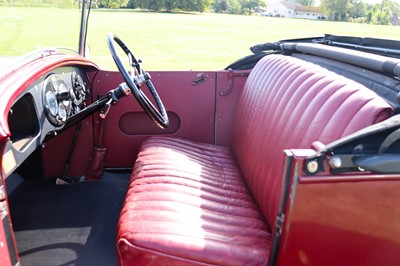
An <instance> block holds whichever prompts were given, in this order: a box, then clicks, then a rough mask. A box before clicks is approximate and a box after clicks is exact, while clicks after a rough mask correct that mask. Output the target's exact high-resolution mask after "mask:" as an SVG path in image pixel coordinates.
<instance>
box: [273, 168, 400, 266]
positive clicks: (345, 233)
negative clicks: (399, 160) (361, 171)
mask: <svg viewBox="0 0 400 266" xmlns="http://www.w3.org/2000/svg"><path fill="white" fill-rule="evenodd" d="M312 178H313V177H300V178H299V180H300V181H299V183H298V185H297V189H295V191H293V190H294V189H293V188H292V194H291V196H290V197H291V198H290V200H289V201H288V205H287V211H288V212H287V215H286V221H285V226H284V230H283V236H282V242H281V248H280V252H279V257H278V263H277V265H310V266H311V265H326V266H330V265H332V266H333V265H399V263H400V253H399V250H400V222H399V221H400V192H399V191H400V177H399V176H398V177H397V180H385V179H381V178H377V177H376V176H373V175H367V176H366V175H362V176H359V178H360V179H359V180H360V181H358V180H357V176H352V177H351V178H350V179H348V180H345V178H344V177H339V176H338V177H335V176H333V177H327V178H328V179H327V180H326V181H325V182H322V179H323V177H319V181H318V183H313V182H303V180H310V179H312ZM335 178H340V179H338V180H341V182H340V181H338V180H336V182H332V179H335ZM292 204H293V205H292Z"/></svg>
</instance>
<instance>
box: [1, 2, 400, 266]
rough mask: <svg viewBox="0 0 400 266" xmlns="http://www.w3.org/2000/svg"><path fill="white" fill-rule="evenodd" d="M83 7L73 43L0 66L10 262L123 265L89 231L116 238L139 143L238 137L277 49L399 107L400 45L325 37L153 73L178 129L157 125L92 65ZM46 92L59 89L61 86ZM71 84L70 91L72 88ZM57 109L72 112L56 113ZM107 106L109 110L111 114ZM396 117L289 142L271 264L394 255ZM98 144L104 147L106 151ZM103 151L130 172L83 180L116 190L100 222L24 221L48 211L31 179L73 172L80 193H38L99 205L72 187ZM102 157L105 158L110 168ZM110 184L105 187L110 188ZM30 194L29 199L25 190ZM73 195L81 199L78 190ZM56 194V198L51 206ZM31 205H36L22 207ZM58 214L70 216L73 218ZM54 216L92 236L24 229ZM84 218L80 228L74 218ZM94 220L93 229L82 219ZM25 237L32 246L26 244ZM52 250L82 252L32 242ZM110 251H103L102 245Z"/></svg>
mask: <svg viewBox="0 0 400 266" xmlns="http://www.w3.org/2000/svg"><path fill="white" fill-rule="evenodd" d="M82 6H83V12H82V24H81V33H80V43H79V52H78V54H71V53H66V52H64V51H63V50H59V49H44V50H41V51H39V52H35V53H32V54H30V55H28V56H26V57H24V58H20V59H16V60H15V61H14V60H12V62H10V61H9V60H7V63H4V65H5V66H6V67H4V68H1V73H0V99H1V104H0V113H1V116H0V150H1V154H2V156H1V164H2V168H1V177H2V183H1V184H2V185H1V187H0V202H1V211H2V212H1V213H2V221H3V223H2V226H0V243H2V244H1V246H0V260H1V264H2V265H18V264H19V263H20V259H21V261H22V262H24V259H25V262H26V263H27V264H29V263H32V264H35V263H37V264H38V265H39V264H40V263H43V262H44V261H47V262H49V261H51V263H50V264H53V263H54V264H62V263H67V262H68V263H74V262H75V263H76V264H79V263H81V265H85V264H86V265H95V264H96V265H109V264H113V263H115V264H116V263H117V261H116V254H115V247H114V246H113V245H114V243H112V244H111V245H110V244H109V243H107V244H106V245H105V247H106V248H108V251H104V250H102V248H104V247H103V246H101V245H100V243H98V242H96V241H95V240H96V239H95V238H96V237H94V236H98V235H96V234H94V231H96V230H100V231H102V232H104V231H110V232H112V233H110V234H108V238H107V241H109V240H110V238H111V239H112V240H113V238H114V237H115V233H113V232H114V230H115V228H106V229H105V228H104V227H106V226H108V225H109V223H108V222H106V220H107V221H108V219H110V220H112V221H114V223H112V222H110V224H111V226H112V225H115V223H116V221H115V220H116V219H118V212H119V210H120V209H121V205H122V201H123V196H124V192H125V190H126V189H127V183H128V180H127V178H126V172H124V171H126V170H127V169H128V171H130V169H131V168H132V164H133V162H134V159H135V158H136V156H137V154H138V153H139V150H140V145H141V143H142V142H143V141H144V140H146V139H148V138H149V136H162V135H164V136H165V135H166V136H169V137H177V138H185V139H190V140H191V141H197V142H202V143H210V144H215V145H220V146H227V147H229V146H231V145H232V141H233V140H234V138H233V137H232V135H231V134H230V131H231V128H232V125H233V124H234V123H235V121H234V116H232V113H234V112H235V109H236V107H237V103H238V101H239V98H240V94H241V91H242V88H243V87H244V85H245V82H246V79H247V77H248V76H249V73H250V72H251V69H252V68H253V67H254V65H255V64H256V63H257V62H258V61H259V60H260V59H261V58H264V57H266V56H269V55H271V54H283V55H286V56H292V55H293V56H297V57H298V58H300V59H301V60H304V61H308V62H312V63H314V64H317V65H320V66H323V67H324V68H327V69H329V71H332V72H336V73H338V74H340V75H342V76H345V77H347V78H348V79H350V80H355V81H356V82H357V83H359V84H362V85H363V86H365V87H367V88H369V89H370V90H372V91H374V92H375V93H377V94H378V95H379V96H380V97H382V98H383V99H385V101H386V102H387V103H388V104H389V105H390V106H392V107H393V109H394V112H395V113H396V112H397V110H398V92H399V85H398V84H399V78H398V77H399V76H400V70H399V69H400V61H399V60H398V59H397V57H399V55H400V52H399V49H398V48H399V42H396V41H387V40H377V39H369V38H368V39H365V38H350V37H337V36H330V35H327V36H324V37H316V38H309V39H302V40H283V41H280V42H277V43H272V44H271V43H268V44H262V45H258V46H255V47H253V48H252V50H253V52H254V53H255V54H254V55H251V56H249V57H246V58H243V59H240V60H239V61H237V62H235V63H233V64H231V65H230V66H228V67H227V68H226V69H225V70H220V71H152V72H150V73H151V76H152V81H153V83H154V84H156V87H157V90H158V93H159V95H160V97H161V99H162V100H163V102H164V104H165V106H166V109H167V111H168V116H169V127H168V128H165V129H162V128H159V127H157V126H155V124H154V123H153V122H152V121H151V120H150V119H148V117H147V115H146V113H145V112H143V111H142V108H141V107H140V106H138V105H136V104H133V103H132V98H128V97H120V98H118V99H117V100H115V101H113V105H112V106H111V107H110V104H111V102H112V101H110V99H112V93H115V90H117V89H118V88H120V84H121V83H124V80H123V79H122V77H121V75H120V73H119V72H116V71H105V70H102V69H100V68H99V67H98V66H97V65H96V63H95V62H93V61H91V60H89V59H87V58H85V56H84V55H85V47H86V45H85V36H86V28H87V23H88V21H87V20H88V14H87V10H88V9H87V7H88V6H87V3H86V2H83V4H82ZM316 45H317V46H316ZM316 47H317V48H316ZM338 48H339V49H338ZM343 48H345V49H343ZM360 50H361V51H360ZM384 56H386V57H387V59H385V58H386V57H384ZM55 88H56V89H55ZM51 90H56V91H55V93H53V94H52V93H51ZM70 90H72V91H73V93H71V92H69V93H67V94H66V93H65V92H67V91H70ZM49 91H50V93H49ZM110 92H112V93H111V94H110ZM54 94H55V95H54ZM182 99H184V100H182ZM60 108H63V109H64V108H65V110H63V111H60ZM55 109H56V111H55ZM99 112H100V113H101V112H102V113H103V114H104V115H106V119H105V120H104V121H103V120H102V119H101V118H100V116H99V115H98V114H99ZM399 125H400V123H399V121H398V117H397V115H393V116H392V117H391V118H389V119H387V120H385V121H383V122H381V123H378V124H376V125H373V126H371V127H367V128H365V129H362V130H360V131H358V132H355V133H354V134H352V135H349V136H347V137H344V138H342V139H339V140H337V141H335V142H333V143H323V144H320V143H317V144H316V145H315V146H314V147H312V149H290V148H291V147H287V149H286V150H282V154H284V162H285V164H284V166H285V168H284V169H282V172H283V173H284V174H283V175H284V179H283V180H284V182H282V189H281V196H280V204H279V208H278V213H277V215H278V218H277V220H276V225H275V227H274V228H271V233H273V236H272V242H271V243H272V247H271V251H270V252H269V254H270V255H269V258H268V259H267V260H266V261H265V262H266V263H267V261H268V263H269V264H270V265H396V264H398V262H399V261H400V257H399V255H398V252H396V251H397V250H399V245H400V243H399V239H400V237H399V236H400V227H399V223H398V221H399V220H400V212H399V207H398V206H399V203H400V193H399V189H400V182H399V179H400V177H399V175H398V173H399V172H400V171H399V160H400V158H399V155H398V145H399V143H398V139H399V136H398V134H397V130H398V128H399ZM98 132H102V134H101V135H99V133H98ZM293 134H296V132H293ZM360 145H361V146H360ZM71 147H72V148H71ZM310 148H311V147H310ZM99 150H103V151H105V150H106V152H105V154H103V155H97V153H96V152H99ZM96 156H100V157H101V156H104V157H102V159H100V161H101V164H104V167H105V168H106V169H107V170H110V171H111V172H115V171H117V172H118V173H120V172H122V173H124V174H122V175H123V177H124V178H125V179H124V178H123V180H122V183H121V184H116V185H115V184H112V185H110V184H107V183H105V186H106V187H105V188H101V185H96V183H102V182H103V183H104V182H105V181H104V180H101V181H100V180H96V181H94V182H93V183H90V182H84V183H87V185H93V186H99V188H97V187H96V189H98V190H95V192H96V191H97V192H98V193H99V194H102V195H103V196H104V195H106V196H105V198H101V200H104V201H101V202H103V203H104V202H108V201H111V206H108V208H110V209H112V210H113V212H110V211H106V210H105V209H106V206H104V210H103V213H102V216H97V215H98V213H95V214H90V215H93V216H95V217H94V218H93V220H90V219H89V221H95V223H94V224H88V223H90V222H89V221H86V220H85V221H82V222H81V224H80V219H79V218H78V217H75V219H76V220H75V221H76V222H77V223H78V225H74V224H73V223H72V222H71V221H68V223H72V224H68V223H67V224H63V223H62V221H58V220H57V218H54V217H53V218H47V217H45V216H43V219H42V220H41V219H38V220H37V221H36V222H35V221H33V220H32V221H29V219H30V218H35V217H37V216H41V215H42V214H41V213H36V209H35V208H36V207H37V206H36V207H35V205H33V204H30V203H31V202H30V201H32V202H34V199H35V198H36V197H38V198H39V196H38V194H33V196H27V195H28V194H25V193H26V191H23V192H19V191H20V186H23V187H24V188H26V187H27V189H28V190H29V189H32V190H35V189H36V187H35V186H36V184H39V185H41V184H43V183H46V182H47V181H48V180H51V182H53V181H55V177H58V178H59V180H61V181H60V182H61V183H74V184H73V185H70V186H67V187H68V188H67V192H69V193H70V194H69V197H70V198H71V199H70V201H68V200H67V201H66V202H62V201H58V199H57V196H60V197H61V194H62V193H65V192H62V191H61V189H58V188H54V187H52V186H50V188H49V187H48V186H46V192H43V190H42V188H39V189H38V191H39V194H40V193H42V195H44V196H48V198H47V199H46V197H44V198H40V199H41V201H42V203H43V205H42V207H43V208H46V209H47V210H50V211H51V210H52V208H54V209H60V211H63V209H68V208H66V206H65V205H68V204H69V203H70V204H71V206H74V208H73V211H72V213H74V210H77V209H78V206H79V205H85V204H87V205H88V206H89V207H88V209H92V208H96V207H100V208H101V207H102V206H93V205H90V203H89V201H90V198H86V197H84V196H82V198H80V197H78V196H76V194H75V193H78V192H77V191H74V189H75V188H76V190H79V189H80V188H78V187H77V186H76V185H79V183H78V182H76V181H77V180H81V179H82V177H86V179H90V178H88V176H89V174H92V173H89V171H88V169H89V168H90V165H91V164H92V163H93V161H94V160H95V157H96ZM101 164H100V166H99V165H97V167H100V168H102V167H103V165H101ZM95 167H96V166H95ZM101 171H102V169H100V172H101ZM93 176H94V177H93V179H99V175H93ZM25 178H26V179H28V181H29V184H31V183H32V181H33V183H34V185H33V188H32V187H30V186H31V185H23V184H22V185H21V183H23V182H24V181H20V183H17V185H15V184H14V182H13V180H23V179H25ZM43 180H47V181H46V182H44V181H43ZM76 183H78V184H76ZM107 185H110V186H109V187H108V188H107ZM54 189H55V190H54ZM102 189H104V190H102ZM107 189H109V190H110V191H107ZM49 191H53V192H49ZM36 192H37V191H36ZM117 192H118V193H119V194H118V195H119V196H117V199H116V198H114V197H113V196H112V193H117ZM48 193H50V194H48ZM83 193H86V192H83ZM107 193H109V194H107ZM24 195H26V196H27V200H26V201H25V200H24V199H23V197H24ZM49 195H50V196H49ZM121 195H122V197H121ZM74 197H76V200H77V203H76V202H75V201H73V198H74ZM93 197H94V196H93ZM100 197H101V196H100ZM111 199H112V200H111ZM48 201H54V203H55V204H51V202H48ZM63 204H64V205H63ZM105 205H107V204H105ZM28 206H29V207H28ZM24 208H27V209H26V210H25V211H24ZM88 209H84V211H87V210H88ZM84 211H83V213H80V212H78V213H77V216H79V215H81V216H85V213H84ZM115 212H117V214H116V213H115ZM100 213H101V211H100ZM104 215H105V216H104ZM107 215H114V217H112V218H111V217H107ZM88 216H89V215H88ZM63 219H65V220H67V218H65V217H63ZM58 226H65V227H66V228H67V230H68V229H69V230H70V235H76V237H78V236H79V234H87V235H89V236H88V238H87V239H83V240H80V241H81V242H79V241H78V242H79V243H81V244H82V243H83V244H82V245H83V246H82V247H79V248H78V247H76V248H75V247H74V246H73V245H71V247H69V246H68V245H67V244H68V243H62V242H61V243H59V242H57V243H53V244H54V246H51V245H49V246H46V244H47V243H46V240H43V239H42V240H40V241H39V242H35V241H34V240H32V239H35V238H34V237H33V235H29V234H28V232H34V231H35V230H38V234H42V235H41V237H44V238H45V239H46V234H48V235H49V236H50V235H51V232H52V231H51V230H50V229H55V228H57V227H58ZM75 227H77V228H79V227H81V228H83V229H82V230H81V231H79V230H78V231H74V230H73V229H71V228H75ZM87 227H89V228H91V229H85V228H87ZM30 229H32V230H30ZM39 229H42V230H43V231H40V230H39ZM88 230H89V232H88ZM25 233H27V235H25ZM58 233H60V231H57V234H58ZM43 234H44V235H43ZM60 234H61V233H60ZM91 234H93V235H94V236H92V235H91ZM90 236H92V237H90ZM27 239H31V240H32V242H34V243H33V244H32V245H30V244H29V243H28V242H29V241H27ZM49 239H50V237H49ZM71 239H72V240H70V241H72V242H71V243H73V238H71ZM41 241H42V242H41ZM49 241H50V240H49ZM66 242H68V241H66ZM99 242H104V240H103V239H101V240H100V241H99ZM49 243H51V241H50V242H49ZM103 244H104V243H103ZM35 245H36V246H35ZM57 245H59V246H57ZM98 246H101V248H98ZM46 247H47V248H48V249H50V250H51V249H57V248H58V247H61V251H59V252H60V253H62V252H65V249H72V250H75V251H76V253H77V254H76V255H75V256H72V257H73V258H74V260H75V261H72V262H71V261H68V259H70V257H68V256H67V257H66V258H65V259H66V260H67V261H63V260H57V258H56V257H57V256H58V255H56V256H51V253H50V255H44V257H43V258H42V261H41V260H40V258H38V257H35V256H34V255H35V253H39V255H38V256H40V254H41V253H40V252H45V250H46ZM21 250H22V252H21ZM78 251H79V252H78ZM102 251H103V252H104V254H101V253H102ZM60 253H57V254H60ZM44 254H48V253H44ZM60 257H62V256H60Z"/></svg>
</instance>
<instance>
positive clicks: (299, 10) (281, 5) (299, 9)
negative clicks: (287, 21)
mask: <svg viewBox="0 0 400 266" xmlns="http://www.w3.org/2000/svg"><path fill="white" fill-rule="evenodd" d="M263 15H268V16H272V17H285V18H305V19H325V16H324V14H323V13H322V11H321V9H320V8H319V7H313V6H312V7H311V6H302V5H300V4H297V3H295V2H294V1H279V0H270V1H268V6H267V10H266V11H265V12H264V13H263Z"/></svg>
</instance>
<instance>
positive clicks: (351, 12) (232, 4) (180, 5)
mask: <svg viewBox="0 0 400 266" xmlns="http://www.w3.org/2000/svg"><path fill="white" fill-rule="evenodd" d="M79 1H82V0H0V6H2V5H11V6H56V7H71V6H76V5H77V3H79ZM86 1H87V0H86ZM93 1H96V0H93ZM296 2H297V3H299V4H301V5H304V6H315V4H316V3H317V1H316V0H296ZM318 2H319V3H320V8H321V10H322V12H323V13H324V14H325V15H326V16H327V18H328V19H329V20H336V21H350V22H358V23H371V24H381V25H390V24H394V25H400V3H399V1H398V0H382V1H381V2H380V3H377V4H367V3H365V2H364V0H320V1H318ZM267 3H268V0H97V1H96V4H97V6H98V7H100V8H141V9H147V10H152V11H195V12H217V13H228V14H248V15H250V14H253V13H256V12H259V11H260V12H261V11H263V10H265V8H266V6H267Z"/></svg>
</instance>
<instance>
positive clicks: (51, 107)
mask: <svg viewBox="0 0 400 266" xmlns="http://www.w3.org/2000/svg"><path fill="white" fill-rule="evenodd" d="M63 78H64V76H63V75H59V74H53V75H51V76H49V77H48V78H46V80H45V81H44V88H43V105H44V109H45V114H46V117H47V120H49V122H50V123H51V124H52V125H54V126H56V127H61V126H63V125H64V123H65V122H66V121H67V119H68V116H69V115H70V113H71V107H72V102H71V94H70V89H68V86H67V84H66V82H65V81H64V79H63Z"/></svg>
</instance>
